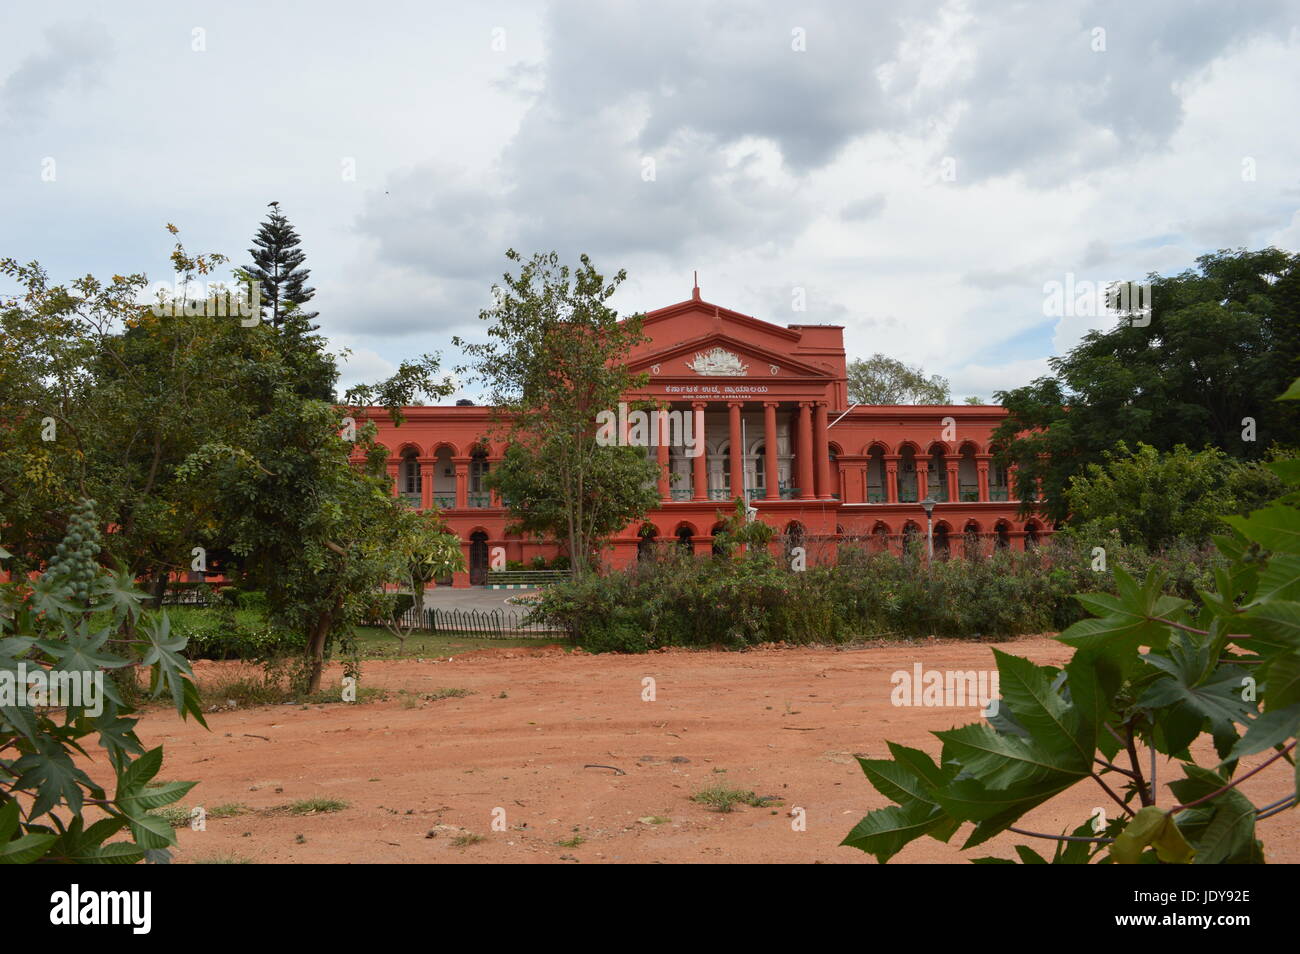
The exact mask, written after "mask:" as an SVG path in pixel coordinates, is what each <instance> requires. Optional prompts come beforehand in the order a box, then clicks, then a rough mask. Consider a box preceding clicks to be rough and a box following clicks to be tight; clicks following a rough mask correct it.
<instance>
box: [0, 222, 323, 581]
mask: <svg viewBox="0 0 1300 954" xmlns="http://www.w3.org/2000/svg"><path fill="white" fill-rule="evenodd" d="M169 230H170V231H172V232H173V234H174V233H175V232H176V230H175V228H174V227H170V226H169ZM222 261H224V257H223V256H220V255H197V256H191V255H190V254H189V253H187V252H186V251H185V249H184V247H183V246H182V245H181V244H180V243H179V242H178V243H177V245H176V247H175V250H174V251H173V253H172V264H173V267H174V268H175V270H176V271H177V273H179V274H181V275H182V276H183V278H184V280H185V284H184V286H183V288H184V289H185V290H184V292H183V293H182V294H181V295H180V296H178V297H176V298H174V299H173V298H166V297H164V298H161V299H160V300H159V301H157V302H156V303H154V304H153V305H151V306H146V307H141V306H140V305H139V304H138V301H139V296H140V293H141V292H142V291H143V289H144V287H145V285H146V279H145V277H144V276H143V275H132V276H129V277H123V276H114V278H113V279H112V281H111V282H106V283H105V282H100V281H98V280H96V279H94V278H92V277H90V276H87V277H86V278H83V279H79V280H78V281H76V282H73V283H71V284H70V285H67V286H63V285H55V286H52V285H50V284H49V282H48V280H47V278H46V275H45V273H44V271H43V270H42V269H41V268H40V266H39V265H37V264H32V265H29V266H18V265H17V264H16V263H14V262H13V261H12V260H7V261H5V262H0V271H2V272H4V273H5V274H8V275H10V276H12V277H14V278H15V279H17V280H18V281H19V282H20V283H21V284H22V285H23V286H24V287H25V289H26V294H25V295H24V296H23V297H22V298H21V299H15V300H12V301H10V302H7V303H4V304H3V305H0V330H3V332H4V337H5V340H6V342H8V343H9V344H10V345H11V346H12V350H11V349H9V348H7V349H5V353H4V356H3V357H0V417H3V418H4V419H5V420H6V421H8V422H10V426H8V427H5V428H3V429H0V447H3V450H4V453H3V454H0V510H2V511H3V512H4V515H5V518H6V522H7V524H8V530H9V533H10V534H11V537H10V538H11V540H12V541H13V542H12V543H11V545H10V546H11V549H12V550H13V552H14V554H15V557H16V562H17V564H18V567H19V568H20V569H32V568H36V567H39V566H41V565H42V564H43V563H44V561H46V560H47V559H49V557H50V555H51V549H52V547H53V546H54V544H55V543H57V541H58V539H59V537H60V536H61V534H62V531H63V519H64V518H63V516H62V515H64V514H66V512H67V511H68V509H69V508H70V507H71V505H72V502H73V501H75V500H77V499H79V498H80V497H82V496H87V495H89V496H93V497H94V499H96V500H97V501H99V505H98V507H97V512H98V516H99V518H100V519H101V520H102V521H103V523H102V526H101V530H104V531H107V529H108V528H109V527H111V528H112V532H111V533H107V532H106V533H105V536H104V540H105V548H106V559H108V560H109V561H111V562H115V563H120V564H121V565H122V566H123V567H125V568H126V570H127V571H128V572H129V573H130V575H131V577H132V578H133V579H140V580H145V581H148V585H149V587H150V590H151V592H152V595H153V596H154V598H155V603H157V602H158V601H160V600H161V597H162V594H163V592H164V590H165V587H166V584H167V581H168V579H169V577H171V576H172V575H174V574H176V573H179V572H182V571H188V570H190V569H191V568H192V567H195V564H196V563H197V564H198V566H197V568H199V569H208V570H212V569H216V567H215V566H209V565H206V561H207V556H206V555H205V554H207V555H213V556H215V555H216V554H217V553H219V552H220V550H221V549H222V546H223V541H222V537H221V531H220V526H219V522H218V521H217V519H216V514H215V509H214V506H213V503H212V500H211V497H210V495H208V494H206V493H205V492H204V491H203V489H202V488H197V487H192V486H189V485H186V484H185V483H184V482H181V481H179V480H178V479H177V471H178V468H179V467H180V466H181V465H182V464H183V463H184V461H185V460H186V459H187V457H188V455H190V454H191V453H194V452H195V451H196V450H197V449H198V448H200V447H201V446H203V445H204V444H206V443H209V442H211V441H215V440H221V439H227V438H228V437H229V435H230V433H231V432H232V431H233V430H235V429H237V428H239V427H241V426H242V425H243V423H244V422H245V421H246V420H247V419H248V418H249V417H250V416H253V415H255V414H256V413H258V408H259V404H260V401H261V398H260V392H261V385H262V383H263V373H264V371H265V369H266V367H267V366H268V356H269V355H271V354H275V353H277V352H278V350H279V346H280V345H281V343H282V342H281V340H280V339H281V338H282V337H283V331H282V332H280V333H277V332H276V331H274V330H273V329H271V328H270V327H269V326H268V327H258V326H252V327H250V326H248V325H247V324H245V323H244V322H243V321H242V320H241V316H240V315H239V314H238V313H237V312H235V311H233V310H232V309H230V308H228V307H227V305H228V304H229V301H228V300H226V299H225V298H224V292H221V291H218V292H215V293H213V294H212V295H210V296H209V295H207V294H201V295H198V296H194V295H191V294H190V291H189V288H190V286H189V282H190V280H191V279H193V278H194V277H195V276H196V275H199V276H206V275H208V274H210V273H211V270H212V268H213V266H214V265H216V264H218V263H220V262H222ZM11 358H12V359H13V360H10V359H11ZM303 368H310V372H311V374H312V375H314V377H315V380H317V381H319V380H324V379H328V380H330V381H332V377H333V374H334V371H333V365H332V363H328V362H324V363H322V362H321V361H320V359H319V356H318V358H317V361H316V362H315V364H314V365H313V364H310V363H308V362H307V361H305V359H304V360H303V362H302V367H301V368H299V369H298V370H297V371H295V373H301V372H302V370H303ZM196 548H199V549H198V550H197V551H196ZM196 554H197V555H196Z"/></svg>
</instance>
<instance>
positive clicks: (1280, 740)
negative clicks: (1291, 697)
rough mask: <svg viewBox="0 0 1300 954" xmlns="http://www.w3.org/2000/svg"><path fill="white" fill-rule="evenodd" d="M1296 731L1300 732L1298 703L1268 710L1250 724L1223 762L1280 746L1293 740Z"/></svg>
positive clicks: (1299, 708) (1299, 704)
mask: <svg viewBox="0 0 1300 954" xmlns="http://www.w3.org/2000/svg"><path fill="white" fill-rule="evenodd" d="M1298 731H1300V702H1297V703H1294V704H1292V705H1289V706H1287V707H1286V708H1285V709H1269V710H1268V711H1267V712H1265V713H1263V714H1262V715H1260V716H1259V717H1258V718H1256V719H1255V720H1254V721H1252V722H1251V723H1250V726H1249V727H1248V728H1247V729H1246V734H1245V735H1244V736H1242V737H1241V739H1240V740H1239V741H1238V742H1237V744H1236V746H1234V747H1233V749H1232V752H1231V754H1230V755H1229V756H1228V758H1226V759H1225V760H1224V761H1225V762H1235V761H1236V760H1237V759H1240V758H1243V757H1244V756H1247V755H1254V754H1255V753H1256V752H1263V751H1264V750H1265V749H1271V748H1273V747H1274V746H1275V745H1282V744H1284V743H1286V742H1289V741H1291V740H1292V739H1294V738H1295V737H1296V733H1297V732H1298Z"/></svg>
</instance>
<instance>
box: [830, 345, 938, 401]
mask: <svg viewBox="0 0 1300 954" xmlns="http://www.w3.org/2000/svg"><path fill="white" fill-rule="evenodd" d="M848 376H849V400H850V401H852V402H853V403H855V404H877V405H892V404H951V403H952V392H951V391H950V390H949V388H948V379H947V378H944V377H941V376H940V375H937V374H932V375H929V376H928V377H927V376H926V373H925V372H924V371H922V370H921V369H920V368H919V367H908V366H907V365H905V364H903V362H901V361H899V360H898V359H897V358H889V357H886V356H885V355H883V354H873V355H872V356H871V357H870V358H866V359H865V360H864V359H862V358H856V359H854V360H853V361H850V362H849V367H848Z"/></svg>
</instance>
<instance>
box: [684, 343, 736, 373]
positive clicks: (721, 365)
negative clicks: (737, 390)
mask: <svg viewBox="0 0 1300 954" xmlns="http://www.w3.org/2000/svg"><path fill="white" fill-rule="evenodd" d="M686 367H688V368H690V369H691V370H692V371H694V372H695V373H696V374H709V375H723V376H727V377H740V376H742V375H744V373H745V372H746V371H748V370H749V365H747V364H745V363H743V362H742V361H741V360H740V355H738V354H732V353H731V352H730V351H728V350H727V349H726V348H714V349H713V350H711V351H700V352H697V353H696V355H695V360H694V361H687V362H686Z"/></svg>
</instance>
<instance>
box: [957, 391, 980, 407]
mask: <svg viewBox="0 0 1300 954" xmlns="http://www.w3.org/2000/svg"><path fill="white" fill-rule="evenodd" d="M962 403H963V404H971V405H975V406H980V405H982V404H984V399H983V398H982V397H980V396H979V395H976V394H972V395H970V396H969V397H966V398H963V399H962Z"/></svg>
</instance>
